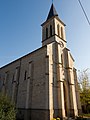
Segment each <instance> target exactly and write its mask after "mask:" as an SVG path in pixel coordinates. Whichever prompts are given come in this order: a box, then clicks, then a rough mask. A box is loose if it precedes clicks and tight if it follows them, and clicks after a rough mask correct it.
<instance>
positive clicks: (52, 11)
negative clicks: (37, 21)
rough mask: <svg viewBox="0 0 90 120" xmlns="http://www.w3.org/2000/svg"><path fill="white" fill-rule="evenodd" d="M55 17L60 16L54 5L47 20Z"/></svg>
mask: <svg viewBox="0 0 90 120" xmlns="http://www.w3.org/2000/svg"><path fill="white" fill-rule="evenodd" d="M53 16H58V14H57V11H56V9H55V7H54V5H53V3H52V5H51V8H50V11H49V14H48V17H47V20H49V19H50V18H52V17H53Z"/></svg>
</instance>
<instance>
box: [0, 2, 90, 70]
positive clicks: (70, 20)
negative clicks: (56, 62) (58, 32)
mask: <svg viewBox="0 0 90 120" xmlns="http://www.w3.org/2000/svg"><path fill="white" fill-rule="evenodd" d="M81 2H82V4H83V6H84V9H85V11H86V13H87V15H88V18H89V19H90V0H81ZM51 4H52V0H38V1H34V0H0V67H2V66H4V65H6V64H8V63H10V62H12V61H14V60H16V59H18V58H20V57H22V56H24V55H26V54H28V53H30V52H32V51H34V50H36V49H37V48H40V47H41V46H42V44H41V41H42V29H41V24H42V23H43V22H44V21H45V20H46V18H47V16H48V13H49V10H50V7H51ZM54 6H55V8H56V11H57V13H58V15H59V18H60V19H61V20H62V21H63V22H64V23H65V24H66V40H67V48H69V49H70V51H71V54H72V56H73V58H74V59H75V67H76V68H77V70H83V69H86V68H90V25H89V24H88V22H87V20H86V18H85V16H84V14H83V12H82V9H81V7H80V5H79V3H78V0H54Z"/></svg>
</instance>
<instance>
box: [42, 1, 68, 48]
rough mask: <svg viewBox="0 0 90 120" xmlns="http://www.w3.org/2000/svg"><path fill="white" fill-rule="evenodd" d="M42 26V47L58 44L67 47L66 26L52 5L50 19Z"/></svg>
mask: <svg viewBox="0 0 90 120" xmlns="http://www.w3.org/2000/svg"><path fill="white" fill-rule="evenodd" d="M41 26H42V46H45V45H47V44H50V43H52V42H57V43H59V44H60V45H61V47H66V37H65V24H64V23H63V22H62V21H61V20H60V19H59V17H58V14H57V11H56V9H55V7H54V5H53V3H52V5H51V8H50V11H49V14H48V17H47V19H46V21H45V22H44V23H43V24H42V25H41Z"/></svg>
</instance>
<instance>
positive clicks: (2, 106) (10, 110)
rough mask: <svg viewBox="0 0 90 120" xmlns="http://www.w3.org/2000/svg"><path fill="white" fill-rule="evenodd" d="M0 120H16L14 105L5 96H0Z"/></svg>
mask: <svg viewBox="0 0 90 120" xmlns="http://www.w3.org/2000/svg"><path fill="white" fill-rule="evenodd" d="M0 120H16V110H15V105H14V104H13V103H12V102H11V101H10V99H9V98H8V97H7V96H6V95H1V94H0Z"/></svg>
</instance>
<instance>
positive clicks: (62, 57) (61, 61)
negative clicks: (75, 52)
mask: <svg viewBox="0 0 90 120" xmlns="http://www.w3.org/2000/svg"><path fill="white" fill-rule="evenodd" d="M61 63H62V67H63V55H62V54H61Z"/></svg>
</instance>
